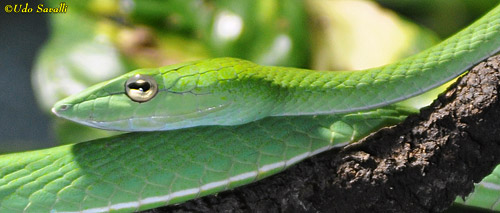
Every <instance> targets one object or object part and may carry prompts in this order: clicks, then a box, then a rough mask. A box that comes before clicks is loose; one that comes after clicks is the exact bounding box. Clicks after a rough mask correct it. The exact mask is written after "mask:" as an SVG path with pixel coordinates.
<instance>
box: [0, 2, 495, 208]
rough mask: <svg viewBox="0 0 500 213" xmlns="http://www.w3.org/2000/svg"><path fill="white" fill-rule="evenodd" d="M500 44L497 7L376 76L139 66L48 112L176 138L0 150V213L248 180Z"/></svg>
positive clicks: (151, 203) (344, 139) (167, 194)
mask: <svg viewBox="0 0 500 213" xmlns="http://www.w3.org/2000/svg"><path fill="white" fill-rule="evenodd" d="M499 49H500V6H497V7H496V8H495V9H493V10H492V11H491V12H489V13H488V14H486V15H485V16H483V17H482V18H481V19H479V20H478V21H476V22H475V23H473V24H472V25H470V26H469V27H467V28H466V29H464V30H462V31H461V32H459V33H457V34H456V35H454V36H453V37H451V38H449V39H447V40H445V41H443V42H442V43H440V44H438V45H436V46H434V47H432V48H430V49H428V50H426V51H423V52H421V53H419V54H417V55H415V56H412V57H409V58H407V59H405V60H402V61H400V62H397V63H395V64H390V65H387V66H383V67H380V68H374V69H369V70H363V71H340V72H327V71H313V70H306V69H296V68H285V67H267V66H260V65H256V64H254V63H251V62H248V61H244V60H240V59H232V58H219V59H209V60H203V61H196V62H188V63H184V64H178V65H171V66H167V67H162V68H158V69H141V70H136V71H133V72H131V73H128V74H125V75H123V76H120V77H117V78H115V79H112V80H110V81H107V82H103V83H100V84H97V85H95V86H92V87H90V88H88V89H87V90H85V91H83V92H81V93H79V94H76V95H74V96H70V97H68V98H66V99H63V100H61V101H60V102H58V103H57V104H56V105H55V106H54V108H53V111H54V112H55V113H56V114H58V115H59V116H62V117H65V118H68V119H71V120H74V121H77V122H80V123H83V124H87V125H91V126H95V127H98V128H105V129H114V130H125V131H154V130H171V131H162V132H147V133H129V134H125V135H120V136H116V137H111V138H103V139H99V140H96V141H90V142H84V143H79V144H74V145H68V146H61V147H55V148H51V149H47V150H39V151H32V152H24V153H13V154H7V155H2V156H0V177H1V178H0V211H2V212H3V211H16V212H37V211H53V212H80V211H82V212H101V211H111V210H121V211H134V210H142V209H148V208H152V207H156V206H161V205H166V204H173V203H179V202H182V201H185V200H189V199H192V198H195V197H200V196H204V195H207V194H212V193H216V192H219V191H222V190H225V189H229V188H233V187H236V186H239V185H243V184H246V183H249V182H252V181H255V180H257V179H261V178H263V177H266V176H269V175H272V174H275V173H277V172H279V171H281V170H283V169H285V168H286V167H288V166H290V165H292V164H294V163H296V162H298V161H300V160H302V159H304V158H307V157H309V156H311V155H314V154H316V153H319V152H322V151H324V150H327V149H329V148H331V147H334V146H339V145H343V144H345V143H348V142H351V141H355V140H357V139H359V138H361V137H363V136H366V135H367V134H369V133H370V132H372V131H375V130H376V129H378V128H380V127H382V126H385V125H391V124H394V123H397V122H399V121H401V120H402V119H403V118H404V117H405V116H406V115H408V114H409V113H411V112H413V111H412V110H408V109H406V108H402V107H400V106H398V105H397V104H395V105H394V104H393V103H395V102H397V101H399V100H403V99H406V98H408V97H411V96H414V95H417V94H421V93H423V92H424V91H427V90H429V89H431V88H433V87H436V86H438V85H440V84H442V83H444V82H446V81H448V80H450V79H452V78H454V77H456V76H458V75H460V74H461V73H463V72H464V71H465V70H467V69H468V68H470V67H471V66H473V65H474V64H475V63H478V62H479V61H481V60H482V59H484V58H486V57H488V56H490V55H492V54H494V53H496V52H498V50H499ZM144 76H146V77H144ZM148 76H149V77H148ZM131 79H139V80H137V81H134V82H132V83H131V84H129V81H130V80H131ZM145 81H146V82H155V84H145V83H144V82H145ZM125 87H127V88H128V89H129V90H133V92H132V93H129V92H128V90H127V88H125ZM153 89H155V90H153ZM149 91H154V92H149ZM148 92H149V93H148ZM137 94H139V95H138V96H137V97H138V98H137V97H136V96H135V95H137ZM134 97H135V99H134ZM144 97H146V98H144ZM391 104H393V105H391ZM299 115H302V116H299ZM310 115H312V116H310ZM240 124H242V125H240ZM187 127H193V128H187ZM173 129H176V130H173Z"/></svg>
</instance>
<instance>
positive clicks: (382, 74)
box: [248, 7, 500, 116]
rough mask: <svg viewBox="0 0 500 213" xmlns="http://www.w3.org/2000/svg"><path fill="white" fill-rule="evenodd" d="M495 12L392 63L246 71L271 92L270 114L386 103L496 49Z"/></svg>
mask: <svg viewBox="0 0 500 213" xmlns="http://www.w3.org/2000/svg"><path fill="white" fill-rule="evenodd" d="M499 10H500V7H499V8H496V9H494V10H493V11H491V12H490V13H489V14H488V15H486V16H484V17H483V18H481V19H479V20H478V21H476V22H475V23H474V24H472V25H470V26H469V27H468V28H466V29H464V30H462V31H460V32H459V33H457V34H456V35H455V36H453V37H451V38H449V39H447V40H445V41H443V42H441V43H440V44H438V45H436V46H434V47H432V48H430V49H428V50H426V51H423V52H421V53H419V54H417V55H414V56H412V57H409V58H407V59H405V60H402V61H400V62H397V63H394V64H390V65H386V66H382V67H378V68H373V69H368V70H360V71H314V70H306V69H296V68H286V67H271V66H260V67H254V68H252V69H250V71H248V72H249V73H250V75H249V76H252V77H255V78H259V79H260V80H261V81H262V82H264V84H265V85H266V86H267V87H268V88H269V89H270V90H271V91H273V92H272V94H273V95H275V96H276V97H275V100H276V102H275V104H274V108H273V109H272V110H271V115H274V116H282V115H314V114H330V113H344V112H353V111H359V110H365V109H371V108H376V107H381V106H386V105H389V104H392V103H395V102H398V101H401V100H405V99H408V98H410V97H413V96H416V95H419V94H422V93H424V92H426V91H429V90H431V89H433V88H435V87H437V86H439V85H441V84H444V83H446V82H447V81H450V80H452V79H454V78H455V77H457V76H459V75H460V74H462V73H463V72H465V71H466V70H468V69H469V68H470V67H472V66H473V65H475V64H477V63H479V62H480V61H482V60H484V59H485V58H487V57H489V56H491V55H493V54H495V53H497V52H498V51H499V50H500V11H499ZM253 72H256V73H253ZM266 95H268V94H266Z"/></svg>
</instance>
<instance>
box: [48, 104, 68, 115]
mask: <svg viewBox="0 0 500 213" xmlns="http://www.w3.org/2000/svg"><path fill="white" fill-rule="evenodd" d="M69 108H71V104H56V105H54V107H52V113H54V114H55V115H57V116H59V117H61V114H62V113H63V112H64V111H67V110H68V109H69Z"/></svg>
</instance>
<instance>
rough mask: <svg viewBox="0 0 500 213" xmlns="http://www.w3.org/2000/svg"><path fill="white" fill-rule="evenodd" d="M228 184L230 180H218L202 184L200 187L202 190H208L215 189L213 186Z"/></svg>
mask: <svg viewBox="0 0 500 213" xmlns="http://www.w3.org/2000/svg"><path fill="white" fill-rule="evenodd" d="M228 184H229V180H223V181H217V182H212V183H207V184H205V185H203V186H201V187H200V189H201V191H206V190H209V189H213V188H216V187H219V186H224V185H228Z"/></svg>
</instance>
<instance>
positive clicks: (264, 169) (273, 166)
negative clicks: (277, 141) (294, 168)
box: [259, 161, 285, 173]
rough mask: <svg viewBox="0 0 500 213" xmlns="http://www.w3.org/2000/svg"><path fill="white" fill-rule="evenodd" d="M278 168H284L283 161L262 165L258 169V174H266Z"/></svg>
mask: <svg viewBox="0 0 500 213" xmlns="http://www.w3.org/2000/svg"><path fill="white" fill-rule="evenodd" d="M279 167H285V161H281V162H277V163H272V164H267V165H264V166H263V167H260V168H259V173H263V172H267V171H270V170H273V169H276V168H279Z"/></svg>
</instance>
